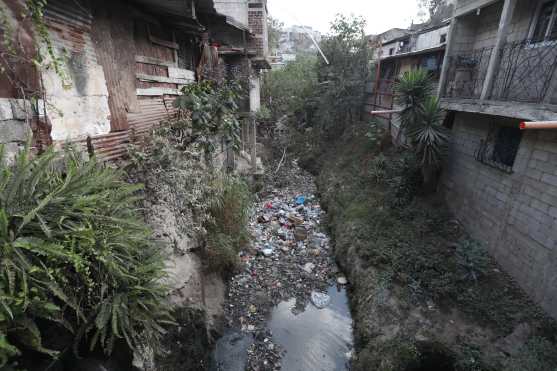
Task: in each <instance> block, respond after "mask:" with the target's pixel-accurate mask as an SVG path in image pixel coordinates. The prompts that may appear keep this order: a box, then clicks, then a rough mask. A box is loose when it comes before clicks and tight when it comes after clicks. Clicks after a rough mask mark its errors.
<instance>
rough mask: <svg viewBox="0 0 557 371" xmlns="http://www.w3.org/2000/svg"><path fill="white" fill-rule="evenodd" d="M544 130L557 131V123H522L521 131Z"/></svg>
mask: <svg viewBox="0 0 557 371" xmlns="http://www.w3.org/2000/svg"><path fill="white" fill-rule="evenodd" d="M527 129H532V130H542V129H557V121H532V122H521V123H520V130H527Z"/></svg>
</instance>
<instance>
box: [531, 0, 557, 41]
mask: <svg viewBox="0 0 557 371" xmlns="http://www.w3.org/2000/svg"><path fill="white" fill-rule="evenodd" d="M556 15H557V0H551V1H546V2H544V3H542V4H540V5H539V7H538V9H537V10H536V14H535V16H534V22H533V24H532V30H531V34H530V39H531V40H532V41H533V42H541V41H547V40H555V39H557V27H556V24H555V18H556Z"/></svg>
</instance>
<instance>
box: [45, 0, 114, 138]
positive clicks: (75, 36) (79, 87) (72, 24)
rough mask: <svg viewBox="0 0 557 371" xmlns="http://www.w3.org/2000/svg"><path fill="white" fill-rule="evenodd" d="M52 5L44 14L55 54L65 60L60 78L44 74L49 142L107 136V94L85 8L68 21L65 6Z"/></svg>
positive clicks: (108, 117)
mask: <svg viewBox="0 0 557 371" xmlns="http://www.w3.org/2000/svg"><path fill="white" fill-rule="evenodd" d="M52 3H53V4H50V2H49V8H47V13H46V22H47V26H48V28H49V34H50V37H51V40H52V43H53V46H54V50H55V53H56V54H57V55H59V56H63V55H66V56H67V62H66V63H64V67H63V74H64V76H63V78H62V77H61V76H60V75H59V74H57V73H56V72H55V71H54V69H53V68H49V69H46V70H44V71H43V82H44V89H45V91H46V97H47V101H48V103H49V105H47V111H48V112H47V113H48V117H49V119H50V122H51V124H52V133H51V136H52V139H53V140H55V141H56V140H67V139H76V138H79V137H81V136H86V135H92V136H93V135H99V134H106V133H109V132H110V110H109V107H108V90H107V87H106V81H105V76H104V72H103V68H102V66H101V65H100V64H99V62H98V61H97V55H96V52H95V47H94V45H93V42H92V40H91V32H90V30H91V22H92V16H91V14H90V12H89V11H88V9H86V8H79V9H78V8H75V10H74V17H73V18H69V17H68V16H67V15H66V14H67V13H65V12H64V9H65V8H66V7H67V4H65V3H58V4H57V2H52ZM43 55H47V53H43Z"/></svg>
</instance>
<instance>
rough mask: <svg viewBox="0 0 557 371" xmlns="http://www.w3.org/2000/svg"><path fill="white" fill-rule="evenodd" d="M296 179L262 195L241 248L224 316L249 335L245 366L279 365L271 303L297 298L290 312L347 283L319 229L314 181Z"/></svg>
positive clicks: (323, 301)
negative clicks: (249, 241)
mask: <svg viewBox="0 0 557 371" xmlns="http://www.w3.org/2000/svg"><path fill="white" fill-rule="evenodd" d="M298 171H300V170H298ZM298 174H299V173H298ZM299 180H300V182H297V183H298V186H293V187H288V188H286V189H280V190H277V189H270V190H267V191H265V192H264V193H262V194H264V195H265V196H264V197H262V199H260V201H259V202H257V204H256V207H255V210H254V213H253V216H252V218H251V222H250V230H251V233H252V235H253V243H252V244H251V247H250V248H248V249H246V250H245V251H242V252H241V255H240V258H241V261H242V272H241V273H240V274H238V275H236V276H235V277H234V278H233V279H232V281H231V283H230V287H229V293H228V298H227V304H226V308H225V312H226V318H227V321H228V326H229V327H231V328H238V329H241V331H242V332H243V333H245V334H246V335H248V334H251V335H252V336H253V343H252V344H251V346H250V348H249V350H248V369H249V370H279V369H280V358H281V352H282V350H281V349H280V348H279V347H278V346H277V345H276V344H275V343H273V340H272V333H271V332H270V330H269V329H268V328H267V326H266V322H267V320H268V319H269V315H270V312H271V310H272V309H273V307H274V306H275V305H277V304H278V303H280V302H282V301H287V300H289V299H292V298H296V305H295V307H294V308H293V309H292V310H293V312H294V313H295V312H296V311H300V312H301V311H304V309H305V308H306V305H315V306H316V307H318V308H324V307H326V306H327V305H328V304H329V301H330V298H329V297H328V295H327V294H326V291H327V288H328V287H330V286H331V285H333V284H334V283H335V282H337V283H338V284H340V285H344V284H346V278H344V277H343V276H342V275H341V274H340V273H339V271H338V268H337V267H336V265H335V262H334V259H333V254H332V251H331V246H330V241H329V238H328V237H327V235H326V234H325V233H323V230H322V228H321V218H322V217H323V211H322V210H321V207H320V205H319V203H318V201H317V199H316V197H315V196H314V185H313V182H312V180H311V178H310V177H309V176H306V177H304V178H303V179H299ZM300 183H301V184H300ZM300 191H303V192H300ZM310 302H311V304H310Z"/></svg>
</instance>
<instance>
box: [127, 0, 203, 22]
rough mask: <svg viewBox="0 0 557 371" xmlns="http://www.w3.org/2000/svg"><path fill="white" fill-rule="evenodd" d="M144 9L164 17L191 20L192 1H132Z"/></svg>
mask: <svg viewBox="0 0 557 371" xmlns="http://www.w3.org/2000/svg"><path fill="white" fill-rule="evenodd" d="M134 2H135V3H137V4H140V5H142V6H143V7H144V8H145V9H148V10H151V11H153V12H155V13H157V14H160V15H164V16H169V15H170V16H178V17H188V18H193V15H194V14H193V11H192V9H193V0H162V1H161V0H134Z"/></svg>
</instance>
